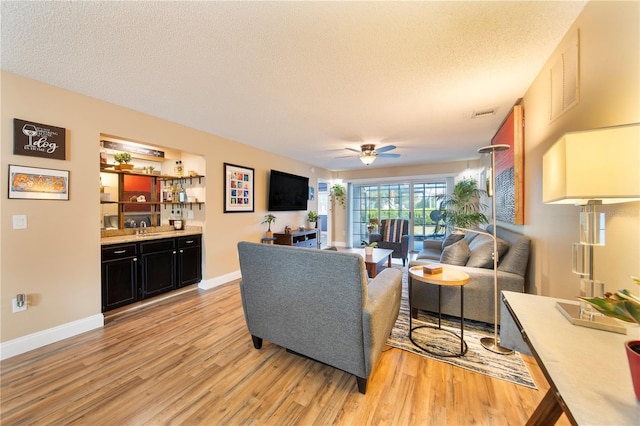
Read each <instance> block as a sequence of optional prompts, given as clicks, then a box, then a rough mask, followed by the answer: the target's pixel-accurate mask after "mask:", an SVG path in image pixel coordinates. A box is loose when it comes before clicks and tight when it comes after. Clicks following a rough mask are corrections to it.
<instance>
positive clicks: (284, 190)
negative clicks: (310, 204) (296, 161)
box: [269, 170, 309, 212]
mask: <svg viewBox="0 0 640 426" xmlns="http://www.w3.org/2000/svg"><path fill="white" fill-rule="evenodd" d="M308 195H309V178H308V177H304V176H297V175H292V174H290V173H285V172H279V171H278V170H271V175H270V176H269V211H271V212H283V211H293V210H307V198H308Z"/></svg>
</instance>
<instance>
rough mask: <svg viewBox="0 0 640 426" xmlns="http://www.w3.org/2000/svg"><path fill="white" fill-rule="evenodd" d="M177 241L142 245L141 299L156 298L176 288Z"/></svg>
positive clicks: (170, 239)
mask: <svg viewBox="0 0 640 426" xmlns="http://www.w3.org/2000/svg"><path fill="white" fill-rule="evenodd" d="M176 255H177V251H176V239H174V238H168V239H164V240H154V241H148V242H142V243H140V297H141V299H146V298H147V297H152V296H156V295H158V294H161V293H165V292H167V291H170V290H173V289H175V288H176V275H177V274H176Z"/></svg>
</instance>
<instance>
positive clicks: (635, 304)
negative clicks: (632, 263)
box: [580, 277, 640, 401]
mask: <svg viewBox="0 0 640 426" xmlns="http://www.w3.org/2000/svg"><path fill="white" fill-rule="evenodd" d="M631 279H632V280H633V281H635V282H636V284H638V285H640V278H638V277H631ZM580 299H581V300H584V301H585V302H587V303H589V304H590V305H592V306H593V307H594V308H596V309H597V310H598V311H600V312H602V313H603V314H604V315H606V316H608V317H611V318H616V319H619V320H622V321H626V322H632V323H636V324H638V325H640V298H638V297H636V296H634V295H633V294H631V292H630V291H629V290H626V289H625V290H620V291H618V292H617V293H615V294H611V293H607V294H605V297H580ZM624 347H625V350H626V352H627V359H628V360H629V369H630V370H631V381H632V382H633V390H634V392H635V394H636V398H637V399H638V400H639V401H640V340H629V341H626V342H625V343H624Z"/></svg>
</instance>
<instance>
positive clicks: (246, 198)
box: [224, 163, 255, 213]
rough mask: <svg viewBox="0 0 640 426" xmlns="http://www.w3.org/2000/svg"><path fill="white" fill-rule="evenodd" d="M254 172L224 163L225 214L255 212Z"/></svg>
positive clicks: (248, 168) (250, 169)
mask: <svg viewBox="0 0 640 426" xmlns="http://www.w3.org/2000/svg"><path fill="white" fill-rule="evenodd" d="M254 192H255V190H254V170H253V169H252V168H250V167H242V166H237V165H235V164H228V163H224V212H225V213H249V212H253V211H254V205H253V201H254Z"/></svg>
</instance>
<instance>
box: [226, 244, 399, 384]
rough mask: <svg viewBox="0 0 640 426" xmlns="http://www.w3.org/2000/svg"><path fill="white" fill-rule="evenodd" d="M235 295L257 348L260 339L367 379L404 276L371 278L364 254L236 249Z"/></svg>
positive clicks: (393, 273)
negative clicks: (237, 293)
mask: <svg viewBox="0 0 640 426" xmlns="http://www.w3.org/2000/svg"><path fill="white" fill-rule="evenodd" d="M238 253H239V256H240V272H241V274H242V281H241V283H240V293H241V297H242V307H243V309H244V315H245V320H246V322H247V328H248V329H249V333H250V334H251V337H252V339H253V345H254V347H255V348H256V349H260V348H261V347H262V341H263V339H265V340H268V341H270V342H272V343H275V344H276V345H279V346H283V347H285V348H286V349H287V350H289V351H291V352H295V353H298V354H301V355H303V356H306V357H309V358H311V359H314V360H316V361H320V362H322V363H325V364H328V365H330V366H332V367H335V368H338V369H340V370H343V371H346V372H347V373H350V374H354V375H355V376H356V379H357V384H358V390H359V391H360V392H361V393H363V394H364V393H365V392H366V388H367V380H368V378H369V375H370V374H371V371H372V370H373V367H374V366H375V364H376V361H377V360H378V357H379V356H380V353H381V351H382V348H383V347H384V344H385V342H386V340H387V337H388V336H389V334H390V333H391V329H392V328H393V325H394V323H395V321H396V319H397V317H398V313H399V310H400V296H401V293H402V273H401V272H400V271H399V270H398V269H392V268H388V269H385V270H383V271H382V272H381V273H379V274H378V276H377V277H376V278H375V279H372V280H369V279H368V277H367V271H366V269H365V265H364V260H363V259H362V256H360V255H358V254H354V253H344V252H336V251H332V250H316V249H306V248H297V247H289V246H279V245H270V244H257V243H250V242H240V243H238Z"/></svg>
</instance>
